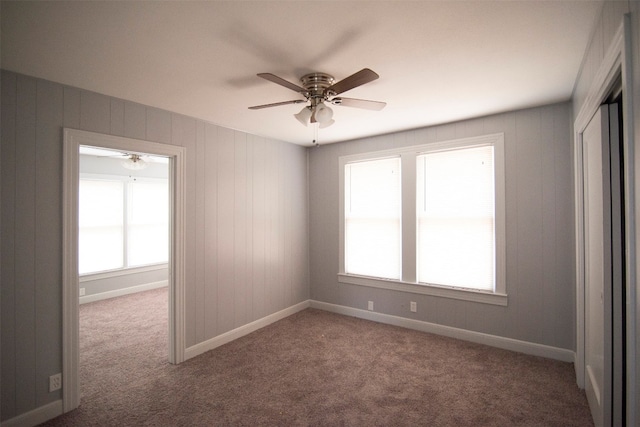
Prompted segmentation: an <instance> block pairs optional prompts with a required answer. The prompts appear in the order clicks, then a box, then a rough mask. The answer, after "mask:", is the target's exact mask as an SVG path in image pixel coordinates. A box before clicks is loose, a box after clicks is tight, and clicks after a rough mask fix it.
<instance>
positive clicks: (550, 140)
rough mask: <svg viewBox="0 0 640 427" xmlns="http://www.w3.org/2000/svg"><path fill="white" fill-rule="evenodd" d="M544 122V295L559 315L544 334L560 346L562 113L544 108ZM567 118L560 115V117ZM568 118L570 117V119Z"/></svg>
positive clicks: (550, 320) (547, 320)
mask: <svg viewBox="0 0 640 427" xmlns="http://www.w3.org/2000/svg"><path fill="white" fill-rule="evenodd" d="M541 114H542V118H541V122H542V123H549V124H551V126H544V127H542V128H541V132H540V145H541V163H542V164H541V172H542V177H541V184H542V265H545V266H546V268H545V269H544V270H542V281H541V283H540V284H541V289H540V291H541V295H542V301H543V303H544V304H545V305H553V306H555V307H554V310H552V312H553V313H556V315H552V316H547V317H545V318H544V320H543V322H544V323H543V326H542V329H543V334H544V336H546V337H548V339H549V342H550V343H552V345H554V346H557V344H558V337H557V335H556V327H555V324H556V322H558V320H559V316H558V315H557V311H558V310H559V307H558V305H559V304H560V303H561V301H559V300H558V297H559V295H558V292H557V291H558V289H559V288H558V287H557V286H555V283H556V282H557V281H558V265H557V259H558V257H557V254H556V249H557V241H556V235H557V230H556V215H557V212H556V181H557V180H558V179H557V177H556V175H555V172H556V165H555V159H556V148H555V147H556V145H559V144H557V143H556V141H555V139H554V138H555V117H556V115H557V114H558V112H557V111H555V109H553V108H546V109H544V110H542V111H541ZM562 118H565V117H562V116H560V117H559V119H562ZM566 119H568V118H566Z"/></svg>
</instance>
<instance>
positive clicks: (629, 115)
mask: <svg viewBox="0 0 640 427" xmlns="http://www.w3.org/2000/svg"><path fill="white" fill-rule="evenodd" d="M631 61H632V55H631V25H630V18H629V16H628V15H625V16H624V19H623V22H622V24H621V25H620V27H619V28H618V31H617V32H616V34H615V36H614V38H613V41H612V42H611V45H610V47H609V50H608V51H607V52H606V53H605V57H604V59H603V61H602V63H601V65H600V68H599V69H598V72H597V73H596V76H595V77H594V79H593V82H592V84H591V87H590V88H589V92H588V94H587V98H586V99H585V101H584V103H583V104H582V105H581V106H580V111H579V113H578V115H577V117H576V120H575V122H574V132H575V137H574V146H573V148H574V185H575V188H574V196H575V233H576V236H575V242H576V360H575V370H576V379H577V383H578V386H579V387H581V388H584V385H585V360H584V344H585V319H584V315H585V309H584V303H585V293H584V289H585V280H584V279H585V278H584V268H585V263H584V256H585V253H584V221H583V213H584V200H583V190H584V189H583V186H582V183H583V173H582V172H583V171H582V159H583V152H582V133H583V132H584V130H585V129H586V127H587V125H588V124H589V121H590V120H591V117H592V116H593V114H594V113H595V112H596V110H597V109H598V107H599V106H600V104H602V103H603V102H604V101H605V99H606V97H607V95H608V94H609V92H610V91H611V88H612V86H613V84H614V83H615V80H616V78H617V76H618V75H621V76H622V104H623V105H622V108H623V111H622V115H623V130H622V134H623V138H622V141H621V144H622V147H623V152H624V182H625V188H624V197H625V211H624V215H625V221H626V223H625V236H624V239H625V242H624V245H625V250H626V254H625V262H626V265H627V267H628V268H627V271H626V272H625V274H626V277H625V279H626V292H627V294H626V303H627V319H626V320H627V321H626V328H627V335H626V342H627V354H626V356H627V376H628V378H629V380H628V381H627V390H626V393H627V405H626V407H627V414H626V416H627V419H626V421H627V423H628V425H635V422H636V419H637V418H636V417H637V416H638V414H637V413H636V408H635V396H636V393H637V390H636V386H635V376H636V374H635V372H636V371H635V370H636V349H635V334H636V322H635V313H636V271H635V265H636V246H635V203H636V202H635V197H634V194H635V181H634V167H635V165H634V154H633V153H634V142H633V141H634V138H633V136H634V135H633V122H634V117H633V91H632V85H631V82H632V79H633V75H632V71H631Z"/></svg>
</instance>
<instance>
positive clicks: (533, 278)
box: [309, 103, 575, 349]
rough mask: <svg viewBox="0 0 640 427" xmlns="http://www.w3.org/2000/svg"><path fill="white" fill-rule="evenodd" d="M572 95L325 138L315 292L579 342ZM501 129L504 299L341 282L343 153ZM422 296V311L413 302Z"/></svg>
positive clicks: (320, 156) (316, 216)
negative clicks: (432, 123) (429, 123)
mask: <svg viewBox="0 0 640 427" xmlns="http://www.w3.org/2000/svg"><path fill="white" fill-rule="evenodd" d="M570 123H571V105H570V104H569V103H563V104H558V105H551V106H547V107H541V108H534V109H528V110H523V111H517V112H513V113H506V114H499V115H494V116H490V117H485V118H480V119H475V120H469V121H463V122H459V123H454V124H447V125H442V126H436V127H430V128H425V129H418V130H413V131H407V132H400V133H395V134H390V135H382V136H378V137H373V138H366V139H360V140H355V141H352V142H348V143H341V144H333V145H327V146H320V147H318V148H315V149H313V150H310V152H309V185H310V189H309V192H310V194H311V199H310V227H311V228H310V239H311V247H310V259H311V297H312V299H314V300H318V301H323V302H328V303H332V304H339V305H343V306H348V307H354V308H360V309H365V310H366V309H367V301H370V300H371V301H374V303H375V309H376V311H377V312H382V313H385V314H389V315H394V316H400V317H405V318H410V319H417V320H421V321H426V322H431V323H436V324H440V325H445V326H452V327H456V328H462V329H466V330H470V331H477V332H482V333H487V334H492V335H498V336H501V337H507V338H514V339H518V340H524V341H528V342H532V343H539V344H545V345H549V346H553V347H558V348H562V349H574V346H575V337H574V335H575V331H574V329H575V326H574V325H575V321H574V317H575V315H574V314H575V290H574V287H575V280H574V246H573V202H572V201H573V193H572V190H573V187H572V159H571V155H570V147H571V144H570V141H571V140H570V137H571V131H570ZM498 132H504V135H505V156H506V165H505V166H506V168H505V169H506V245H507V247H506V252H507V266H506V279H507V280H506V288H507V294H508V305H507V307H502V306H496V305H489V304H483V303H478V302H469V301H460V300H454V299H447V298H441V297H434V296H428V295H418V294H411V293H404V292H399V291H392V290H386V289H377V288H369V287H364V286H356V285H350V284H345V283H339V282H338V280H337V273H338V244H339V242H338V213H339V210H338V157H339V156H343V155H347V154H356V153H364V152H370V151H377V150H383V149H389V148H394V147H401V146H411V145H419V144H425V143H429V142H436V141H446V140H451V139H457V138H464V137H470V136H479V135H485V134H491V133H498ZM409 301H416V302H417V306H418V312H417V313H411V312H410V310H409Z"/></svg>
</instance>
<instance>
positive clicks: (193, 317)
mask: <svg viewBox="0 0 640 427" xmlns="http://www.w3.org/2000/svg"><path fill="white" fill-rule="evenodd" d="M0 111H1V112H2V117H1V120H2V140H1V142H2V145H1V152H0V159H1V184H2V187H1V196H2V204H1V212H0V214H1V233H2V241H1V245H2V248H1V255H2V257H1V268H0V274H1V283H2V286H1V287H2V289H1V292H2V293H1V300H2V307H1V316H2V318H1V321H2V343H1V344H2V354H1V356H2V372H1V375H2V407H1V413H2V415H1V416H2V420H7V419H10V418H13V417H14V416H16V415H19V414H23V413H25V412H27V411H29V410H32V409H35V408H38V407H41V406H43V405H46V404H47V403H50V402H53V401H55V400H58V399H60V398H61V394H60V392H54V393H49V392H48V378H49V376H50V375H52V374H55V373H58V372H61V370H62V267H61V266H62V259H61V251H62V236H61V234H62V231H61V228H62V205H61V203H62V194H61V191H62V129H63V127H69V128H74V129H82V130H87V131H93V132H100V133H105V134H111V135H118V136H126V137H130V138H137V139H144V140H148V141H154V142H162V143H167V144H174V145H180V146H184V147H186V148H187V167H186V169H187V183H186V185H187V192H186V199H187V217H186V229H187V231H186V232H187V236H186V244H187V248H186V271H187V277H186V310H185V311H186V341H187V346H193V345H195V344H198V343H200V342H203V341H206V340H208V339H210V338H213V337H216V336H218V335H220V334H223V333H225V332H227V331H229V330H232V329H234V328H237V327H239V326H242V325H245V324H247V323H250V322H252V321H254V320H257V319H260V318H262V317H264V316H266V315H269V314H272V313H275V312H277V311H279V310H282V309H284V308H286V307H289V306H291V305H294V304H296V303H298V302H301V301H305V300H307V299H308V298H309V281H308V263H307V260H308V236H307V218H308V215H307V171H306V168H307V153H306V149H304V148H302V147H299V146H295V145H291V144H287V143H283V142H279V141H274V140H268V139H265V138H261V137H256V136H252V135H247V134H244V133H242V132H237V131H233V130H229V129H225V128H222V127H218V126H216V125H213V124H211V123H207V122H204V121H201V120H197V119H194V118H190V117H185V116H181V115H178V114H173V113H171V112H168V111H163V110H158V109H155V108H151V107H146V106H143V105H139V104H135V103H132V102H128V101H125V100H121V99H115V98H110V97H107V96H103V95H99V94H96V93H92V92H88V91H84V90H80V89H76V88H73V87H67V86H63V85H59V84H56V83H51V82H47V81H43V80H38V79H34V78H30V77H26V76H23V75H17V74H14V73H11V72H6V71H3V72H2V107H1V110H0Z"/></svg>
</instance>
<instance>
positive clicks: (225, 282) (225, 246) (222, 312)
mask: <svg viewBox="0 0 640 427" xmlns="http://www.w3.org/2000/svg"><path fill="white" fill-rule="evenodd" d="M233 132H234V131H232V130H230V129H224V128H220V129H219V131H218V137H219V139H218V159H217V160H218V161H217V163H216V164H217V169H218V182H217V184H218V206H217V209H218V224H217V228H218V271H217V274H218V301H216V304H217V310H218V331H217V332H218V333H224V332H227V331H230V330H231V329H233V327H234V320H235V315H234V309H235V305H234V297H235V292H234V289H233V285H234V259H233V256H234V243H235V240H234V226H235V221H234V217H233V213H234V190H235V182H234V181H235V180H234V167H235V162H234V157H235V153H234V140H233Z"/></svg>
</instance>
